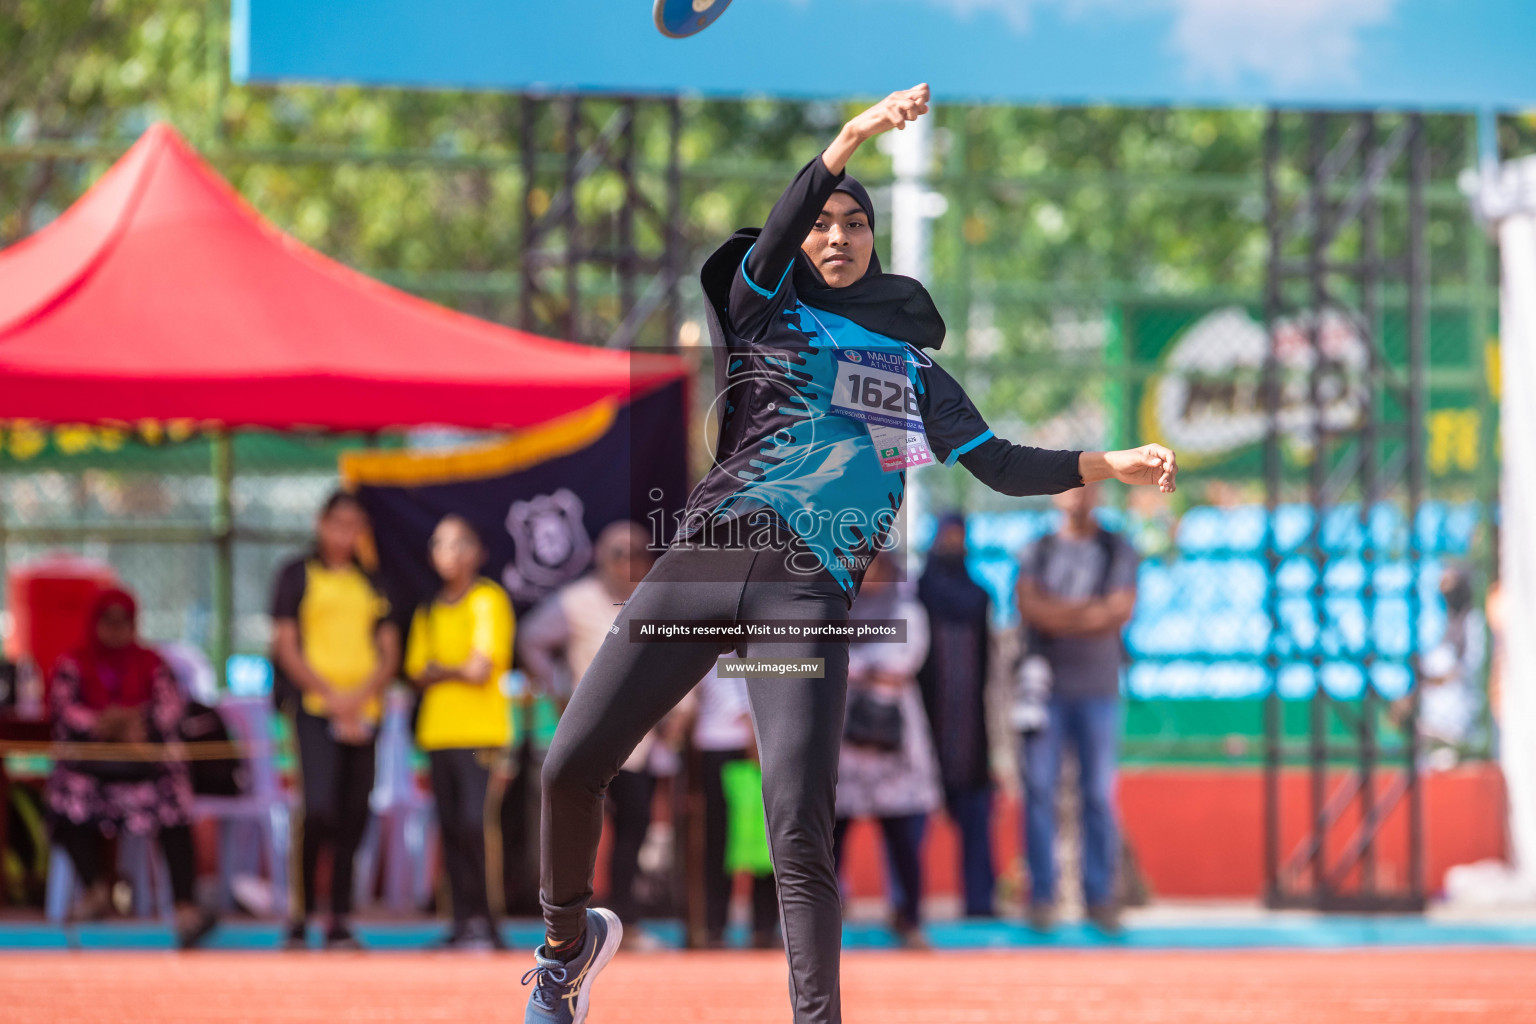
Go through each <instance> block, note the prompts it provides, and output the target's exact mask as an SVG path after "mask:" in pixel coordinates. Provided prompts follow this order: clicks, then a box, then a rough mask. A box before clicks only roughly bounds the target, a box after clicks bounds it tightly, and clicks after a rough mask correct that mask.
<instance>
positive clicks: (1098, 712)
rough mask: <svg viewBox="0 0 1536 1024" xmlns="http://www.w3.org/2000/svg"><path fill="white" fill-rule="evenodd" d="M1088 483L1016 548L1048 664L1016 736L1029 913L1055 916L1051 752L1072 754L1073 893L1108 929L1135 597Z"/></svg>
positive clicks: (1115, 921)
mask: <svg viewBox="0 0 1536 1024" xmlns="http://www.w3.org/2000/svg"><path fill="white" fill-rule="evenodd" d="M1098 491H1099V489H1098V486H1097V485H1096V484H1089V485H1088V486H1086V487H1081V488H1077V489H1075V490H1071V491H1065V492H1063V493H1061V494H1058V495H1056V496H1055V497H1054V498H1053V499H1052V500H1053V501H1054V502H1055V504H1056V507H1057V509H1058V510H1059V511H1060V512H1061V514H1062V521H1061V525H1060V526H1059V527H1058V528H1057V530H1056V532H1055V533H1052V534H1047V535H1046V536H1044V537H1041V538H1040V539H1039V540H1037V541H1034V542H1033V543H1031V544H1030V545H1029V546H1028V547H1026V548H1025V549H1024V552H1023V555H1022V556H1021V558H1020V564H1019V582H1018V590H1017V597H1018V607H1019V617H1020V619H1021V620H1022V621H1023V623H1024V625H1025V629H1026V632H1027V634H1028V644H1029V651H1028V654H1029V655H1030V656H1034V655H1041V656H1043V657H1044V659H1045V663H1046V664H1047V665H1049V668H1050V679H1051V682H1050V698H1049V700H1048V702H1047V704H1046V714H1045V716H1044V720H1043V722H1042V724H1041V726H1040V727H1039V728H1038V729H1035V730H1033V731H1030V732H1026V733H1024V734H1023V737H1022V742H1021V751H1022V757H1021V762H1022V767H1023V775H1024V797H1025V808H1024V840H1025V843H1024V845H1025V851H1026V858H1027V860H1028V862H1029V875H1030V909H1029V919H1030V923H1031V924H1033V925H1034V926H1035V927H1037V928H1040V929H1042V930H1043V929H1045V928H1048V927H1050V926H1051V924H1052V923H1054V920H1055V904H1056V851H1055V846H1056V790H1057V783H1058V780H1059V778H1060V775H1061V759H1062V754H1063V751H1064V749H1065V747H1066V746H1067V745H1068V744H1069V743H1070V744H1071V746H1072V747H1073V748H1074V749H1075V750H1076V752H1077V764H1078V781H1079V784H1080V786H1081V792H1082V812H1083V901H1084V903H1086V904H1087V906H1088V915H1089V918H1090V920H1092V921H1094V922H1095V923H1096V924H1098V925H1099V926H1100V927H1102V928H1105V929H1106V930H1111V931H1113V930H1116V929H1118V928H1119V908H1118V906H1117V905H1116V903H1115V896H1114V884H1115V870H1116V867H1117V861H1118V854H1119V849H1120V837H1119V829H1118V828H1117V826H1116V822H1115V808H1114V787H1115V765H1116V760H1117V758H1118V752H1119V751H1118V748H1119V739H1120V668H1121V664H1122V662H1123V660H1124V648H1123V647H1122V643H1121V638H1120V633H1121V630H1123V629H1124V628H1125V625H1126V623H1128V622H1130V620H1131V614H1132V613H1133V611H1134V610H1135V607H1136V570H1137V563H1138V558H1137V555H1136V550H1135V549H1134V548H1133V547H1131V545H1130V543H1129V542H1127V541H1126V540H1125V538H1123V537H1121V536H1119V535H1118V534H1114V533H1111V532H1109V531H1108V530H1105V529H1104V528H1103V527H1101V526H1100V525H1099V523H1098V521H1097V520H1096V519H1095V518H1094V515H1093V510H1094V506H1095V505H1096V503H1097V501H1098Z"/></svg>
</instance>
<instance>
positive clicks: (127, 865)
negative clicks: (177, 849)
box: [43, 833, 175, 924]
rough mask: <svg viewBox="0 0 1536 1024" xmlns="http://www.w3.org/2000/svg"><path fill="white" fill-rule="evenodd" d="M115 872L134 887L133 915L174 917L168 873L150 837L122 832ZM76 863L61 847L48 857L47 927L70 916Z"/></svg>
mask: <svg viewBox="0 0 1536 1024" xmlns="http://www.w3.org/2000/svg"><path fill="white" fill-rule="evenodd" d="M117 872H118V874H119V875H121V876H122V877H123V878H125V879H126V880H127V881H128V884H129V885H131V886H132V887H133V913H134V916H136V917H155V916H158V917H159V918H161V919H162V920H165V921H169V920H171V919H172V917H173V915H174V914H175V900H174V899H173V898H172V896H171V872H170V869H169V868H168V867H166V864H165V857H164V856H162V855H161V853H160V847H159V845H158V844H157V843H156V842H155V839H154V837H152V836H139V835H133V834H130V833H124V834H123V835H122V836H120V837H119V838H118V841H117ZM76 881H77V880H76V878H75V862H74V861H72V860H70V859H69V854H68V853H66V852H65V851H64V848H63V847H62V846H57V845H55V846H54V847H53V848H52V849H51V850H50V851H49V854H48V886H47V889H46V890H45V891H44V894H43V913H44V916H45V917H46V918H47V919H48V922H49V923H50V924H60V923H62V922H63V921H64V920H65V919H67V918H68V917H69V911H70V908H71V907H72V906H73V905H74V902H75V897H76V896H77V895H78V893H77V891H76V890H77V885H76Z"/></svg>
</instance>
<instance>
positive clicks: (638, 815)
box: [518, 522, 686, 942]
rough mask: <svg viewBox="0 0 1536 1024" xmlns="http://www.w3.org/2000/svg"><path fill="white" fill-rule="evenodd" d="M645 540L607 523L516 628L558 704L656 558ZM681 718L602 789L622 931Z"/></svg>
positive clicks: (633, 530)
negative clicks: (586, 564) (572, 571)
mask: <svg viewBox="0 0 1536 1024" xmlns="http://www.w3.org/2000/svg"><path fill="white" fill-rule="evenodd" d="M647 541H648V537H647V535H646V532H645V528H644V527H642V526H641V525H640V524H639V523H631V522H616V523H610V524H609V525H608V526H607V527H605V528H604V530H603V532H602V533H600V534H598V537H597V543H596V544H595V545H594V546H593V563H594V564H593V569H592V571H591V572H590V573H588V574H587V575H585V576H583V577H581V578H580V579H578V580H574V581H572V582H571V583H568V584H566V585H565V586H563V587H561V588H560V589H559V590H557V591H555V592H554V593H553V594H551V595H550V596H549V597H547V598H546V599H545V600H544V601H543V602H542V603H540V604H539V606H538V607H537V608H535V609H534V610H533V611H532V612H530V613H529V615H528V619H527V621H526V622H525V623H524V624H523V630H522V643H521V644H520V645H519V647H518V650H519V651H520V652H521V654H522V658H523V664H524V666H525V667H526V668H527V669H528V675H529V676H530V677H531V678H532V679H533V681H534V683H535V684H536V685H538V686H539V687H540V688H542V689H543V690H544V692H546V693H549V694H551V695H553V696H555V697H556V698H557V699H560V700H561V701H562V703H563V702H564V701H565V700H568V699H569V697H570V693H571V690H572V689H573V688H574V687H575V686H576V685H578V683H579V682H580V680H581V677H582V675H583V674H584V673H585V672H586V671H587V666H588V665H590V664H591V663H592V659H593V658H594V657H595V656H596V655H597V649H598V648H599V647H600V646H602V643H603V638H604V637H606V636H607V635H608V630H609V628H610V627H611V626H612V625H613V622H614V620H615V619H617V618H618V616H619V608H620V606H622V605H623V603H624V602H625V601H627V600H629V596H630V594H632V593H634V591H635V585H636V584H637V583H639V582H640V580H641V579H642V578H643V577H644V576H645V574H646V573H647V572H649V571H650V568H651V563H652V562H654V561H655V558H654V557H653V556H652V555H651V552H650V550H649V548H648V547H647ZM685 715H686V709H683V708H680V709H679V710H677V711H674V712H673V713H672V714H671V715H669V716H668V717H667V718H666V719H665V720H664V721H663V722H662V723H661V724H660V725H658V726H657V727H656V728H655V729H653V730H651V731H650V732H649V733H647V734H646V736H645V738H644V739H642V740H641V741H640V745H639V746H638V747H636V748H635V751H634V753H632V754H631V755H630V756H629V759H628V760H626V761H625V762H624V764H623V766H622V768H621V769H620V771H619V774H618V775H617V776H615V777H614V780H613V781H612V782H611V783H609V784H608V795H607V799H606V800H605V801H604V803H605V805H606V806H607V808H608V814H609V816H610V819H611V821H612V824H613V845H612V850H611V855H610V860H609V868H608V886H609V890H610V892H609V900H608V905H609V907H610V908H611V909H612V910H613V912H614V913H615V914H617V915H618V916H619V920H620V921H622V922H623V923H624V924H626V925H627V924H630V923H632V922H634V921H635V920H636V918H637V904H636V891H635V882H636V880H637V879H638V878H639V874H640V849H641V847H643V846H644V845H645V837H646V833H647V832H648V831H649V830H650V826H651V802H652V800H653V799H654V797H655V795H656V780H657V778H658V777H661V776H667V775H672V774H675V772H676V770H677V757H676V753H675V750H676V746H677V741H678V740H679V739H680V734H681V731H682V725H683V722H684V720H685ZM625 935H626V939H625V941H626V942H631V941H638V938H639V932H638V931H636V930H633V929H630V930H626V932H625Z"/></svg>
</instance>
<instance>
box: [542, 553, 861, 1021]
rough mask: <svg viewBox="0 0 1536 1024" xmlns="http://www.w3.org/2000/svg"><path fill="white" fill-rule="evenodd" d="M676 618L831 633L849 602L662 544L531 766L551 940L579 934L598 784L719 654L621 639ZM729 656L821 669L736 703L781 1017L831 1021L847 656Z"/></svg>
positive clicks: (762, 646)
mask: <svg viewBox="0 0 1536 1024" xmlns="http://www.w3.org/2000/svg"><path fill="white" fill-rule="evenodd" d="M802 564H803V563H802ZM679 618H684V619H710V620H725V621H735V620H738V619H808V620H815V621H818V622H823V623H825V622H829V621H830V622H834V623H843V622H846V621H847V618H848V605H847V602H846V600H845V599H844V597H843V593H842V590H841V589H840V588H839V587H838V585H837V584H836V583H835V582H834V581H833V580H832V579H831V578H830V577H829V576H827V575H826V574H825V573H824V572H823V573H820V574H818V575H814V576H808V575H802V574H796V573H795V572H793V571H792V570H791V567H790V565H789V564H787V562H786V557H785V551H784V550H779V549H770V550H767V551H751V550H731V549H727V548H702V549H701V548H697V547H676V546H674V547H672V548H670V549H668V551H667V552H666V553H665V554H664V555H662V556H661V558H660V559H658V560H657V562H656V564H655V565H654V566H653V567H652V569H651V571H650V573H649V574H647V576H646V578H645V580H644V581H643V582H641V583H640V585H639V586H638V587H637V588H636V589H635V592H634V594H633V595H632V596H631V597H630V599H629V601H628V602H627V603H626V604H625V605H624V608H623V609H622V611H621V612H620V613H619V617H618V620H617V623H616V624H615V629H614V630H613V631H612V632H611V633H610V634H609V636H608V638H607V639H606V640H605V641H604V642H603V645H602V647H601V648H600V649H599V650H598V652H597V656H596V658H594V659H593V661H592V665H591V667H590V668H588V669H587V673H586V675H585V676H584V677H583V678H582V680H581V682H580V683H578V684H577V686H576V690H575V693H574V695H573V696H572V698H571V702H570V705H569V706H568V707H567V708H566V710H565V714H564V715H563V716H562V717H561V719H560V725H559V727H558V728H557V729H556V731H555V737H554V740H553V742H552V743H551V744H550V748H549V753H548V755H547V757H546V759H545V761H544V773H543V783H544V802H543V828H542V834H541V837H540V842H541V849H540V852H541V858H540V860H541V868H540V902H541V903H542V904H543V908H544V921H545V927H546V929H547V930H548V933H549V937H550V938H551V939H552V940H553V941H555V942H557V943H558V942H566V941H570V940H572V939H575V938H576V937H577V936H578V935H580V934H581V932H582V928H583V923H584V920H585V914H586V910H587V906H588V904H589V903H590V901H591V899H592V874H593V866H594V863H595V860H596V857H597V844H598V839H599V837H600V835H601V831H602V822H603V794H604V792H605V790H606V789H607V788H608V785H609V783H610V782H612V781H613V779H614V777H615V776H616V775H617V774H618V772H619V767H620V765H622V764H623V763H624V760H625V759H626V758H627V757H628V756H629V754H630V753H631V752H632V751H633V750H634V749H635V747H636V746H637V745H638V744H639V743H640V740H641V739H642V738H644V736H645V734H646V733H647V732H648V731H650V729H651V728H652V727H653V726H655V725H656V723H658V722H659V721H661V719H662V717H663V716H664V715H665V714H666V713H667V712H668V711H670V710H671V709H672V708H673V706H675V705H676V704H677V702H678V701H680V700H681V699H682V698H683V696H684V695H685V694H687V692H688V691H689V690H690V689H692V688H693V686H694V684H696V683H697V682H698V681H699V679H700V678H702V677H703V675H704V673H705V672H706V671H708V669H709V667H710V665H711V664H713V663H714V661H715V659H716V658H718V657H719V656H720V655H721V654H722V653H726V649H725V648H723V647H722V645H721V644H719V643H714V642H694V641H687V642H680V643H674V642H654V641H645V640H638V639H637V640H631V639H630V633H629V623H630V621H631V620H634V619H679ZM741 653H742V654H743V655H744V656H746V657H751V658H797V659H811V658H820V659H823V664H824V676H823V678H809V677H805V676H801V677H790V678H769V679H749V680H747V696H748V700H749V702H750V705H751V711H752V720H753V725H754V728H755V729H756V732H757V743H758V750H759V753H760V755H761V758H762V765H763V803H764V806H765V809H766V810H767V813H768V841H769V847H770V849H771V850H772V853H773V863H774V867H775V870H776V872H777V874H778V886H779V909H780V916H781V918H782V920H783V923H784V939H785V950H786V952H787V953H788V956H789V968H790V997H791V1001H792V1003H793V1006H794V1019H795V1022H796V1024H838V1022H839V1021H841V1019H842V1011H841V1003H840V996H839V984H838V978H839V971H838V966H839V965H838V960H839V956H840V954H841V949H842V911H841V907H840V905H839V899H838V889H837V873H836V871H835V870H834V868H833V863H832V819H833V811H834V808H835V806H836V796H837V756H838V744H839V740H840V738H841V735H842V730H843V705H844V699H845V696H846V692H847V681H848V645H847V643H846V642H843V641H841V640H827V639H824V638H801V639H797V640H792V641H791V642H787V643H769V642H766V641H759V640H752V641H746V642H743V643H742V644H741Z"/></svg>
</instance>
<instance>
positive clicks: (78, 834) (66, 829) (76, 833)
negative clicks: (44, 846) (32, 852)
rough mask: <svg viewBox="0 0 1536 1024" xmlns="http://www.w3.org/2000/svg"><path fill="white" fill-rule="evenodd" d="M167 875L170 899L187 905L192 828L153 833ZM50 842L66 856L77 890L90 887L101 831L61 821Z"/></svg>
mask: <svg viewBox="0 0 1536 1024" xmlns="http://www.w3.org/2000/svg"><path fill="white" fill-rule="evenodd" d="M156 836H157V838H158V839H159V841H160V849H161V850H162V851H164V853H165V866H166V869H167V870H168V872H169V874H170V876H171V896H172V897H173V898H174V899H175V900H176V902H177V903H178V904H184V903H191V902H192V901H193V898H194V886H195V884H196V880H197V875H196V871H197V869H196V864H195V862H194V858H193V856H192V829H191V827H190V826H187V825H167V826H162V827H161V829H160V831H159V832H157V833H156ZM53 841H54V842H56V843H58V844H59V845H60V846H62V847H63V848H64V852H65V853H67V854H69V859H70V862H71V863H73V864H74V865H75V875H76V876H77V877H78V878H79V880H80V886H81V888H86V889H88V888H90V887H91V886H93V885H95V884H96V881H97V879H99V878H100V877H101V843H102V833H101V828H100V827H99V826H98V825H96V824H95V823H94V822H85V823H84V824H76V823H75V822H73V821H69V820H68V819H64V818H61V819H59V820H57V821H55V822H54V823H53Z"/></svg>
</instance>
